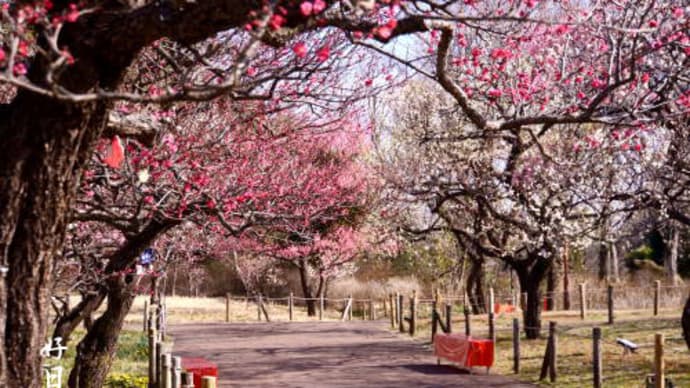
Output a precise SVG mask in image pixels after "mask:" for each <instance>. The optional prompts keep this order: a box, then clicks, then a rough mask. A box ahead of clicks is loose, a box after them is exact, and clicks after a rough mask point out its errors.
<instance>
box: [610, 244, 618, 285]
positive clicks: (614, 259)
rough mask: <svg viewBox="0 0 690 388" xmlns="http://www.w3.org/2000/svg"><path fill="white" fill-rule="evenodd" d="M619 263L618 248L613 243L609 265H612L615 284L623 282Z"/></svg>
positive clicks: (612, 276)
mask: <svg viewBox="0 0 690 388" xmlns="http://www.w3.org/2000/svg"><path fill="white" fill-rule="evenodd" d="M618 261H619V260H618V247H617V246H616V243H615V242H612V243H611V248H610V250H609V263H610V264H611V278H612V280H613V282H615V283H618V282H620V280H621V279H620V271H619V265H618V264H619V263H618Z"/></svg>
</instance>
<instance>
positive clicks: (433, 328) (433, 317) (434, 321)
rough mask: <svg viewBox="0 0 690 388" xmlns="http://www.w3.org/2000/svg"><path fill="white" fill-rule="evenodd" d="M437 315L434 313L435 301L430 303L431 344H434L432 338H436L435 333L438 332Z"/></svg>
mask: <svg viewBox="0 0 690 388" xmlns="http://www.w3.org/2000/svg"><path fill="white" fill-rule="evenodd" d="M437 314H438V312H437V311H436V300H433V301H432V302H431V343H433V342H434V337H435V336H436V332H437V331H438V320H437Z"/></svg>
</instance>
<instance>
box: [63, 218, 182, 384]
mask: <svg viewBox="0 0 690 388" xmlns="http://www.w3.org/2000/svg"><path fill="white" fill-rule="evenodd" d="M177 224H178V221H169V220H165V221H158V220H155V219H154V220H152V221H151V222H150V223H149V224H148V225H146V227H145V228H144V229H142V231H141V232H140V233H138V234H137V235H136V236H130V237H129V238H128V240H127V242H126V243H125V244H124V245H123V246H122V247H121V248H120V249H119V250H118V251H117V252H116V253H115V254H113V256H112V258H111V259H110V260H109V262H108V265H107V266H106V268H105V271H104V272H105V274H106V276H108V278H107V279H108V280H107V283H106V284H105V286H104V287H103V288H102V289H101V290H102V295H103V296H107V298H108V303H107V306H108V307H107V309H106V311H105V313H103V314H102V315H101V316H100V317H98V319H96V321H95V322H94V323H93V326H92V327H91V329H90V330H89V331H88V332H87V334H86V336H85V337H84V338H83V339H82V340H81V342H80V343H79V345H78V346H77V356H76V359H75V361H74V365H75V368H74V369H72V372H71V373H70V378H69V386H70V388H87V387H88V388H90V387H101V386H103V383H104V382H105V380H104V379H105V376H106V375H107V373H108V370H109V369H110V365H111V363H112V360H113V357H114V356H115V351H116V350H117V347H116V345H117V338H118V337H119V335H120V332H121V331H122V323H123V322H124V319H125V317H126V316H127V313H129V310H130V308H131V306H132V302H133V301H134V298H135V297H136V294H137V293H136V289H137V287H136V285H137V283H138V282H139V277H138V276H136V275H131V274H130V275H127V276H125V275H123V274H122V273H123V270H125V269H129V268H133V267H134V265H135V264H136V260H137V257H138V256H139V254H140V253H141V251H143V250H144V249H145V248H146V247H148V246H150V245H151V244H152V243H153V242H154V241H155V239H156V238H157V237H158V236H160V235H161V234H162V233H164V232H165V231H167V230H168V229H170V228H172V227H174V226H175V225H177ZM152 304H153V303H152ZM81 316H86V314H81Z"/></svg>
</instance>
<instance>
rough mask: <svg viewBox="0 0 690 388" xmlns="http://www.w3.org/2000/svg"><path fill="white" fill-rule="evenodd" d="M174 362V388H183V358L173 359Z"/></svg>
mask: <svg viewBox="0 0 690 388" xmlns="http://www.w3.org/2000/svg"><path fill="white" fill-rule="evenodd" d="M172 361H173V362H172V366H173V368H172V388H182V357H179V356H176V357H173V360H172Z"/></svg>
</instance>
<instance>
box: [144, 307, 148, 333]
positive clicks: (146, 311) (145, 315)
mask: <svg viewBox="0 0 690 388" xmlns="http://www.w3.org/2000/svg"><path fill="white" fill-rule="evenodd" d="M148 332H149V301H148V300H144V333H148Z"/></svg>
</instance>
